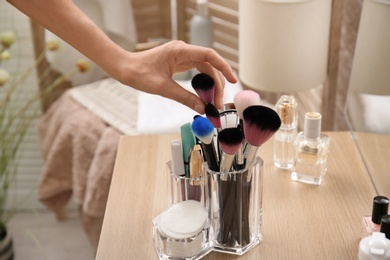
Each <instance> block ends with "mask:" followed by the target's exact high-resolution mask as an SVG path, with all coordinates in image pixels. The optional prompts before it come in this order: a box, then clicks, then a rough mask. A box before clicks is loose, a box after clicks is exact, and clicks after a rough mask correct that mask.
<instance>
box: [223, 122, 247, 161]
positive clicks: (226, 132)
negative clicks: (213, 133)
mask: <svg viewBox="0 0 390 260" xmlns="http://www.w3.org/2000/svg"><path fill="white" fill-rule="evenodd" d="M242 140H243V134H242V132H241V130H240V129H239V128H225V129H222V130H221V131H220V132H219V134H218V141H219V146H220V148H221V150H222V151H223V152H225V153H227V154H230V155H234V154H235V153H236V152H237V151H238V150H239V149H240V147H241V145H242Z"/></svg>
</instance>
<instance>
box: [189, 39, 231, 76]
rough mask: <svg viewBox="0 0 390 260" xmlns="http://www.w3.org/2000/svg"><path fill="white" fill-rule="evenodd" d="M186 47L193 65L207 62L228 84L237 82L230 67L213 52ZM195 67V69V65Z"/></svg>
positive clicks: (192, 46)
mask: <svg viewBox="0 0 390 260" xmlns="http://www.w3.org/2000/svg"><path fill="white" fill-rule="evenodd" d="M187 47H188V48H191V50H190V51H188V54H189V58H190V59H191V60H192V61H193V62H194V63H195V64H196V63H204V62H208V63H210V64H211V66H213V67H214V68H215V69H217V70H219V71H220V72H221V73H222V74H223V76H225V78H226V79H227V80H228V81H229V82H231V83H236V82H237V79H236V76H235V75H234V73H233V70H232V68H231V66H230V65H229V64H228V63H227V62H226V61H225V60H224V59H223V58H222V57H221V56H220V55H219V54H218V53H217V52H216V51H215V50H213V49H209V48H204V47H200V46H194V45H187ZM195 66H196V67H197V65H195Z"/></svg>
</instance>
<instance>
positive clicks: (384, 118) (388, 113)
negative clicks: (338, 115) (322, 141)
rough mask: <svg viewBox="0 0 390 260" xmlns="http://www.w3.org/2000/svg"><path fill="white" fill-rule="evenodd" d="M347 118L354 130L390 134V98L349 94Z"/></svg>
mask: <svg viewBox="0 0 390 260" xmlns="http://www.w3.org/2000/svg"><path fill="white" fill-rule="evenodd" d="M347 116H348V119H349V120H350V122H351V124H352V127H353V130H355V131H359V132H374V133H387V134H389V133H390V96H380V95H369V94H360V93H355V92H349V93H348V103H347Z"/></svg>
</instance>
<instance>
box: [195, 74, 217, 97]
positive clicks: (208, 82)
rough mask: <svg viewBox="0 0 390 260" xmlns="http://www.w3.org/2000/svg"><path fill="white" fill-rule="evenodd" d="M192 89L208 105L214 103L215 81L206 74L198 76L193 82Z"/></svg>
mask: <svg viewBox="0 0 390 260" xmlns="http://www.w3.org/2000/svg"><path fill="white" fill-rule="evenodd" d="M191 85H192V88H193V89H194V90H195V92H196V94H198V96H199V98H200V99H201V100H202V101H203V102H204V103H206V104H208V103H213V102H214V91H215V86H214V80H213V78H212V77H210V76H209V75H207V74H206V73H199V74H196V75H195V76H194V77H193V78H192V80H191Z"/></svg>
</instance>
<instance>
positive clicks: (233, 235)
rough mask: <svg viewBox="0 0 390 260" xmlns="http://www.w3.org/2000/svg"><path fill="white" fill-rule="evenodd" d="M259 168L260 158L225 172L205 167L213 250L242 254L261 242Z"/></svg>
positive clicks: (260, 172) (260, 183) (260, 169)
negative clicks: (245, 165)
mask: <svg viewBox="0 0 390 260" xmlns="http://www.w3.org/2000/svg"><path fill="white" fill-rule="evenodd" d="M262 167H263V161H262V159H261V158H260V157H257V158H256V159H255V161H254V162H253V164H252V165H249V166H247V167H244V168H243V169H242V170H236V171H231V172H228V173H221V172H215V171H212V170H210V169H209V168H208V167H207V164H204V169H205V171H206V172H207V185H208V189H209V192H208V195H209V207H208V209H209V218H210V221H211V226H212V228H211V229H212V233H211V238H212V244H213V250H215V251H219V252H223V253H231V254H236V255H242V254H244V253H246V252H247V251H249V250H250V249H252V248H253V247H254V246H256V245H257V244H259V243H260V242H261V241H262V233H261V225H262V190H263V188H262V186H263V182H262Z"/></svg>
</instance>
